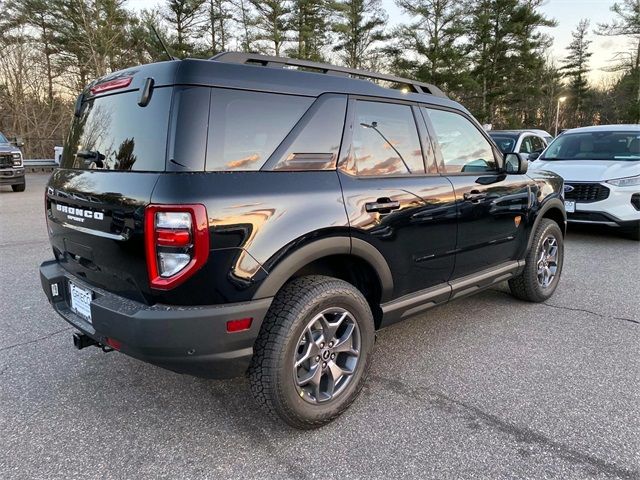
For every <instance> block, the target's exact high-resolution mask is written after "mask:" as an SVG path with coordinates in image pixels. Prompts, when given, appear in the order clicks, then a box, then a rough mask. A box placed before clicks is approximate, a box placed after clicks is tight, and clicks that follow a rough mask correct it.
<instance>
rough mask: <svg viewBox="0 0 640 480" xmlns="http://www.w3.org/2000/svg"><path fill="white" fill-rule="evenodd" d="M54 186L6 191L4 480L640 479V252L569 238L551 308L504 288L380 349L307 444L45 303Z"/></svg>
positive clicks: (451, 308)
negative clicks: (80, 336)
mask: <svg viewBox="0 0 640 480" xmlns="http://www.w3.org/2000/svg"><path fill="white" fill-rule="evenodd" d="M46 178H47V176H46V175H44V174H31V175H29V176H28V177H27V190H26V192H24V193H13V192H11V189H10V188H8V187H2V188H0V190H1V191H0V262H1V263H0V294H1V295H0V299H1V300H0V301H1V303H0V479H3V480H8V479H40V478H41V479H50V478H83V479H91V478H101V479H105V478H123V479H132V478H135V479H144V478H167V479H182V478H184V479H196V478H211V479H224V478H269V479H271V478H295V479H306V478H314V479H316V478H317V479H323V480H327V479H333V478H337V479H338V478H339V479H348V478H367V479H372V478H386V479H391V478H438V479H443V478H464V479H467V478H536V479H542V478H562V479H570V478H575V479H584V478H640V294H639V288H638V287H639V284H640V244H639V243H638V242H634V241H632V240H629V239H627V238H625V237H623V236H619V235H616V234H615V233H611V232H609V231H607V230H601V229H593V228H588V229H585V228H581V229H576V228H571V229H570V231H569V234H568V237H567V242H566V258H565V267H564V268H565V269H564V273H563V277H562V279H561V283H560V286H559V288H558V290H557V291H556V293H555V295H554V296H553V297H552V298H551V299H550V300H549V301H548V302H547V303H546V304H529V303H524V302H520V301H518V300H515V299H514V298H512V297H510V296H509V294H508V289H507V287H506V285H503V286H500V287H498V288H495V289H492V290H488V291H485V292H483V293H480V294H478V295H476V296H474V297H469V298H466V299H463V300H460V301H457V302H454V303H451V304H449V305H446V306H443V307H439V308H437V309H433V310H430V311H428V312H427V314H425V315H422V316H419V317H416V318H414V319H411V320H409V321H407V322H404V323H401V324H397V325H395V326H393V327H390V328H388V329H386V330H383V331H381V332H380V333H379V334H378V341H377V344H376V348H375V354H374V360H373V367H372V371H371V376H370V378H369V380H368V382H367V385H366V386H365V389H364V390H363V394H362V395H361V396H360V398H359V399H358V400H357V401H356V402H355V403H354V404H353V406H352V407H351V408H350V409H349V410H348V411H347V413H346V414H344V415H343V416H342V417H341V418H340V419H338V420H337V421H336V422H334V423H332V424H330V425H329V426H326V427H324V428H322V429H319V430H316V431H311V432H300V431H296V430H292V429H290V428H288V427H285V426H283V425H281V424H279V423H277V422H274V421H272V420H270V419H269V418H267V417H265V415H263V413H262V412H261V411H260V410H259V409H258V408H257V406H256V405H255V404H254V402H253V399H252V398H251V395H250V392H249V388H248V384H247V381H246V380H245V379H243V378H240V379H235V380H230V381H214V380H203V379H198V378H192V377H188V376H183V375H179V374H175V373H172V372H169V371H166V370H162V369H160V368H157V367H154V366H151V365H147V364H145V363H142V362H139V361H137V360H133V359H131V358H128V357H126V356H124V355H122V354H119V353H117V352H114V353H109V354H105V353H102V352H101V351H99V350H98V349H96V348H88V349H85V350H82V351H77V350H75V349H74V348H73V345H72V340H71V333H72V332H73V330H72V329H71V328H70V326H69V325H68V324H67V323H66V322H64V321H63V320H62V319H61V318H59V317H58V316H57V314H55V313H54V311H53V310H52V309H51V307H50V306H49V304H48V303H47V301H46V298H45V296H44V294H43V293H42V291H41V288H40V281H39V277H38V270H37V269H38V266H39V264H40V263H41V262H42V261H43V260H46V259H49V258H50V257H51V256H52V254H51V249H50V247H49V243H48V240H47V234H46V226H45V221H44V214H43V192H44V184H45V182H46Z"/></svg>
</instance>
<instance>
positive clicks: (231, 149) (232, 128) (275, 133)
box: [207, 88, 313, 171]
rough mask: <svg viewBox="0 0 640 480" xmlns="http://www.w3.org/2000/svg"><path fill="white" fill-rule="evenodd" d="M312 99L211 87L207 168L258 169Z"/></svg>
mask: <svg viewBox="0 0 640 480" xmlns="http://www.w3.org/2000/svg"><path fill="white" fill-rule="evenodd" d="M312 102H313V99H311V98H307V97H296V96H292V95H279V94H274V93H259V92H246V91H240V90H226V89H218V88H215V89H213V93H212V95H211V111H210V115H209V138H208V141H207V170H208V171H212V170H259V169H260V167H262V165H263V164H264V163H265V162H266V161H267V159H268V158H269V157H270V156H271V154H272V153H273V151H274V150H275V149H276V147H277V146H278V145H279V144H280V142H282V140H283V139H284V138H285V137H286V135H287V134H288V133H289V132H290V131H291V129H292V128H293V126H294V125H295V124H296V123H297V122H298V120H300V117H302V115H303V114H304V112H305V111H306V110H307V109H308V108H309V106H310V105H311V103H312Z"/></svg>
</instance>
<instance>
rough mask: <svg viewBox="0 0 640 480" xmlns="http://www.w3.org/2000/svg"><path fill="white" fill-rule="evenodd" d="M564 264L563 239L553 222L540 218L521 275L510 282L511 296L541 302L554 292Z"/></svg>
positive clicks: (558, 228)
mask: <svg viewBox="0 0 640 480" xmlns="http://www.w3.org/2000/svg"><path fill="white" fill-rule="evenodd" d="M563 262H564V237H563V236H562V231H561V230H560V227H559V226H558V224H557V223H556V222H554V221H553V220H550V219H548V218H543V219H542V220H541V221H540V223H539V224H538V227H537V228H536V230H535V231H534V232H533V241H532V244H531V249H530V250H529V252H528V253H527V258H526V264H525V267H524V270H523V272H522V273H521V274H520V275H519V276H517V277H515V278H512V279H511V280H509V288H510V289H511V293H512V294H513V295H514V296H516V297H517V298H519V299H521V300H526V301H528V302H544V301H545V300H547V299H548V298H549V297H551V295H553V292H555V290H556V287H557V286H558V281H559V280H560V274H561V273H562V265H563Z"/></svg>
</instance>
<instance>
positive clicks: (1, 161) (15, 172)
mask: <svg viewBox="0 0 640 480" xmlns="http://www.w3.org/2000/svg"><path fill="white" fill-rule="evenodd" d="M21 146H22V142H21V141H19V140H18V139H16V140H15V142H10V141H9V140H7V137H5V136H4V135H3V134H2V132H0V185H11V189H12V190H13V191H14V192H24V190H25V188H26V186H27V184H26V182H25V179H24V164H23V161H22V152H21V151H20V147H21Z"/></svg>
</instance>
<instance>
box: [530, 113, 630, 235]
mask: <svg viewBox="0 0 640 480" xmlns="http://www.w3.org/2000/svg"><path fill="white" fill-rule="evenodd" d="M530 168H531V169H532V170H534V169H536V170H549V171H551V172H555V173H557V174H558V175H560V176H561V177H562V178H564V181H565V186H564V194H565V207H566V210H567V220H568V221H569V222H575V223H597V224H603V225H609V226H612V227H620V228H623V229H624V230H626V231H628V232H629V233H630V234H631V236H632V237H633V238H635V239H636V240H640V125H602V126H597V127H584V128H575V129H573V130H568V131H567V132H565V133H563V134H562V135H560V136H559V137H557V138H556V139H555V140H554V141H553V142H551V144H550V145H549V146H548V147H547V149H546V150H545V151H544V153H543V154H542V155H541V156H540V157H539V159H538V160H537V161H535V162H533V163H532V164H531V167H530Z"/></svg>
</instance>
